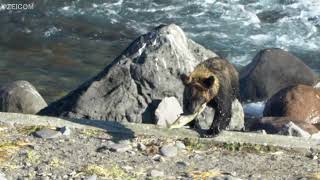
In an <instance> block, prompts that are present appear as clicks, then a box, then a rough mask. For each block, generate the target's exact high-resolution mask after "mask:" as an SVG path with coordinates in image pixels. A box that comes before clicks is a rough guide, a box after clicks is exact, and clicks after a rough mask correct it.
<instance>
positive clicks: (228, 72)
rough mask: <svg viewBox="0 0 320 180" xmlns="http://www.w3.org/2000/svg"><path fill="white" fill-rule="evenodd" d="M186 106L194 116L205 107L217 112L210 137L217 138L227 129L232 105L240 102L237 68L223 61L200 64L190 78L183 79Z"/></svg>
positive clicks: (216, 58)
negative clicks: (236, 100)
mask: <svg viewBox="0 0 320 180" xmlns="http://www.w3.org/2000/svg"><path fill="white" fill-rule="evenodd" d="M182 81H183V82H184V84H185V86H186V88H185V94H184V105H185V110H186V112H187V113H194V112H196V111H198V110H199V109H200V107H201V106H202V105H203V104H207V105H208V106H210V107H212V108H214V109H215V115H214V120H213V121H212V124H211V127H210V129H209V132H208V133H209V134H212V135H216V134H218V133H219V132H220V131H221V130H224V129H226V128H227V126H228V125H229V123H230V120H231V115H232V112H231V111H232V110H231V108H232V102H233V101H234V100H235V99H236V98H239V75H238V71H237V70H236V68H235V67H234V66H233V65H232V64H231V63H229V62H228V61H227V60H225V59H222V58H220V57H214V58H209V59H207V60H205V61H203V62H201V63H200V64H198V65H197V66H196V67H195V69H194V71H193V72H192V73H191V74H190V75H189V76H186V75H183V76H182Z"/></svg>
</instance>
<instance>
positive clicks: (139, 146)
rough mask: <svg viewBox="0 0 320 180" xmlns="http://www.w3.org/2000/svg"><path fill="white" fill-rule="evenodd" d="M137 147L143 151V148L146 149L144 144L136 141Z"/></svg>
mask: <svg viewBox="0 0 320 180" xmlns="http://www.w3.org/2000/svg"><path fill="white" fill-rule="evenodd" d="M138 149H139V150H140V151H145V150H146V149H147V147H146V146H145V145H144V144H142V143H138Z"/></svg>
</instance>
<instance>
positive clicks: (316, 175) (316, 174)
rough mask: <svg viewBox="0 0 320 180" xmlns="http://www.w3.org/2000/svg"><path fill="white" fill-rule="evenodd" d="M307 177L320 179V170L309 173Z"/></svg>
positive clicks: (313, 179)
mask: <svg viewBox="0 0 320 180" xmlns="http://www.w3.org/2000/svg"><path fill="white" fill-rule="evenodd" d="M307 177H308V178H310V179H312V180H320V172H316V173H313V174H311V175H309V176H307Z"/></svg>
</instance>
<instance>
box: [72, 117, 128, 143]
mask: <svg viewBox="0 0 320 180" xmlns="http://www.w3.org/2000/svg"><path fill="white" fill-rule="evenodd" d="M66 120H67V121H71V122H74V123H78V124H83V125H87V126H92V127H97V128H101V129H104V130H106V131H107V133H108V134H110V135H111V136H112V141H114V142H119V141H121V140H128V139H133V138H134V132H133V131H132V130H131V129H129V128H127V127H125V126H124V125H123V124H121V123H119V122H115V121H101V120H91V119H90V120H88V119H71V120H70V119H66Z"/></svg>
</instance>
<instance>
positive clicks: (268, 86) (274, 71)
mask: <svg viewBox="0 0 320 180" xmlns="http://www.w3.org/2000/svg"><path fill="white" fill-rule="evenodd" d="M316 82H317V76H316V74H315V73H314V72H313V71H312V70H311V69H310V68H309V67H308V66H307V65H306V64H304V63H303V62H302V61H301V60H300V59H299V58H297V57H296V56H294V55H292V54H291V53H289V52H286V51H284V50H281V49H277V48H271V49H265V50H262V51H260V52H259V53H258V54H257V55H256V56H255V58H254V59H253V60H252V62H251V63H250V64H248V65H247V66H246V67H245V68H244V69H243V70H242V71H241V73H240V95H241V100H242V101H248V100H251V101H261V100H266V99H268V98H270V97H271V96H272V95H274V94H275V93H276V92H278V91H279V90H280V89H283V88H285V87H288V86H291V85H296V84H305V85H314V84H316Z"/></svg>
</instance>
